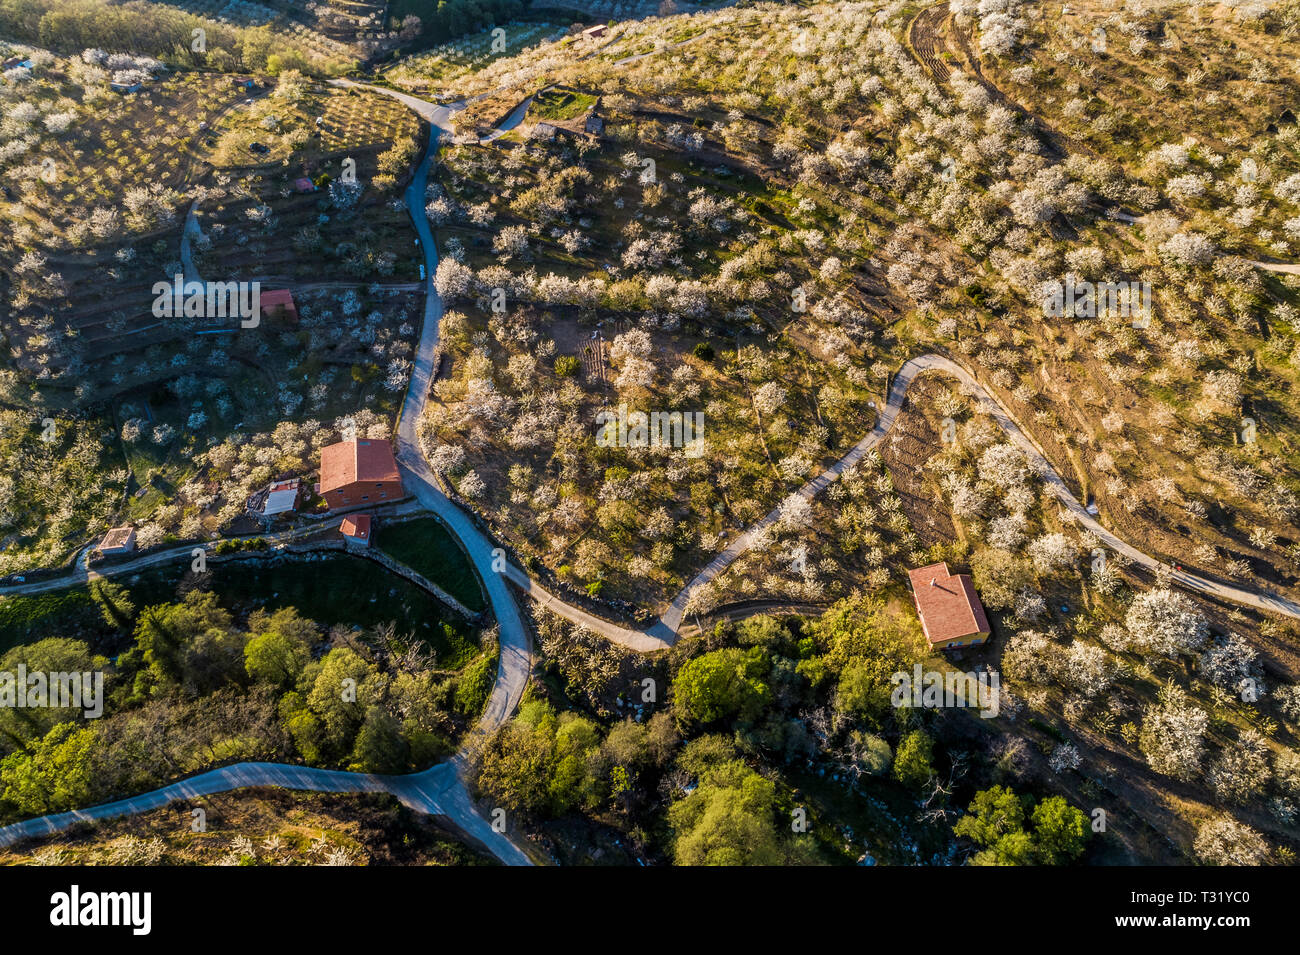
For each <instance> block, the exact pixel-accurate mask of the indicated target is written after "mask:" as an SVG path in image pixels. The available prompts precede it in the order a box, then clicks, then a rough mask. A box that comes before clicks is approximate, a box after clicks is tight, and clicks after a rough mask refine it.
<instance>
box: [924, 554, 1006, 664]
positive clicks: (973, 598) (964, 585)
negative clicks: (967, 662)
mask: <svg viewBox="0 0 1300 955" xmlns="http://www.w3.org/2000/svg"><path fill="white" fill-rule="evenodd" d="M907 575H908V577H909V578H911V581H912V596H913V597H914V598H915V599H916V613H917V616H919V617H920V618H921V629H923V630H924V631H925V638H926V639H927V640H929V641H930V646H932V647H934V648H935V649H937V650H948V649H950V648H952V647H969V646H978V645H979V644H981V643H984V642H985V641H986V640H988V638H989V633H990V632H991V631H990V628H989V620H988V617H987V616H986V615H985V613H984V605H983V604H981V603H980V598H979V594H977V593H976V592H975V584H974V583H973V582H972V581H971V578H970V574H950V573H948V565H947V563H943V562H940V563H938V564H930V565H929V566H927V567H918V568H916V570H910V571H908V574H907Z"/></svg>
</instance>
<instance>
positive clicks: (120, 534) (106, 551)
mask: <svg viewBox="0 0 1300 955" xmlns="http://www.w3.org/2000/svg"><path fill="white" fill-rule="evenodd" d="M97 549H98V551H99V552H100V553H101V554H103V555H104V556H105V557H115V556H118V555H121V554H129V553H131V552H132V551H133V550H135V528H134V527H132V526H131V525H130V524H123V525H122V526H121V527H114V528H113V529H112V530H110V531H109V532H108V533H107V534H105V535H104V539H103V540H102V541H100V542H99V547H98V548H97Z"/></svg>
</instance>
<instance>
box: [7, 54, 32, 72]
mask: <svg viewBox="0 0 1300 955" xmlns="http://www.w3.org/2000/svg"><path fill="white" fill-rule="evenodd" d="M19 67H22V68H23V69H25V70H30V69H31V68H32V61H31V60H29V59H28V58H27V57H25V56H11V57H9V59H7V60H5V61H4V62H3V63H0V70H13V69H17V68H19Z"/></svg>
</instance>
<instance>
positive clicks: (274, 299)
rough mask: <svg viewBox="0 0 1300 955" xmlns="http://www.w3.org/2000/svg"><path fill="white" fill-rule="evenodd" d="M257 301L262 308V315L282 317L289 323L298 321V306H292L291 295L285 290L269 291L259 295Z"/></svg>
mask: <svg viewBox="0 0 1300 955" xmlns="http://www.w3.org/2000/svg"><path fill="white" fill-rule="evenodd" d="M260 294H261V297H260V298H259V299H258V301H259V302H260V303H261V306H262V315H264V316H266V317H268V318H270V317H275V316H279V317H283V318H287V319H288V320H289V321H291V322H296V321H298V306H297V305H295V304H294V301H293V293H292V292H290V291H289V290H288V289H287V288H279V289H270V290H268V291H265V292H262V293H260Z"/></svg>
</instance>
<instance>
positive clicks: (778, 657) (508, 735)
mask: <svg viewBox="0 0 1300 955" xmlns="http://www.w3.org/2000/svg"><path fill="white" fill-rule="evenodd" d="M557 630H558V631H560V632H557ZM572 630H573V627H572V626H571V625H568V624H564V623H557V622H556V621H555V620H553V619H550V618H547V619H544V621H543V650H544V654H545V658H546V660H547V661H548V662H547V663H546V670H547V671H548V672H550V671H552V670H554V671H556V672H558V674H559V675H561V676H562V677H563V678H564V684H563V685H564V687H565V693H566V695H567V696H568V698H569V699H575V700H582V701H584V706H583V708H584V711H586V712H592V711H593V710H594V711H598V712H605V713H607V714H608V715H606V716H603V717H600V718H594V717H593V716H591V715H584V714H583V713H580V712H578V711H575V710H560V711H557V709H556V704H553V703H548V702H544V701H542V700H533V701H531V702H529V703H526V704H524V706H523V707H522V708H521V710H520V713H519V715H518V716H517V717H516V718H515V719H514V720H513V721H512V722H511V723H509V724H507V725H506V726H504V727H502V728H501V729H500V730H498V731H497V732H496V733H495V734H494V735H493V736H492V737H491V738H490V739H489V740H488V741H487V742H486V744H485V745H484V747H483V748H482V750H481V751H480V752H479V754H478V773H477V777H476V782H477V787H478V789H479V791H480V793H481V794H482V795H483V796H484V797H485V798H486V799H487V801H488V803H489V804H490V805H492V806H494V807H502V808H505V809H507V810H508V811H509V812H513V813H516V814H518V816H519V817H520V818H521V819H522V820H523V821H524V823H525V824H526V825H528V826H530V827H538V828H540V829H541V830H542V831H545V829H546V825H547V821H548V820H550V819H554V818H557V817H565V816H569V815H572V814H582V815H585V816H588V817H593V818H596V819H599V820H601V821H602V822H606V823H608V824H612V825H615V826H617V827H618V828H620V829H624V830H626V831H627V832H628V833H629V834H630V835H631V836H632V838H633V842H634V844H635V846H636V848H637V849H638V851H639V852H644V853H648V854H650V855H652V856H653V855H658V854H663V855H664V856H666V857H668V858H670V859H671V860H672V861H674V862H675V863H677V864H679V865H745V864H768V865H771V864H792V863H793V864H801V863H810V862H820V861H826V860H827V859H829V858H834V857H835V856H836V853H838V852H839V851H841V850H840V848H839V846H838V845H837V844H836V843H837V837H836V836H835V835H833V833H834V831H835V829H836V827H837V826H838V825H839V823H838V822H837V821H836V820H835V819H834V818H833V817H831V816H828V815H827V814H826V812H825V810H824V808H823V809H819V808H818V807H817V805H813V804H810V803H809V802H808V801H807V799H806V798H800V797H798V796H797V795H796V793H795V787H794V785H793V784H792V783H791V782H790V776H791V774H794V773H803V772H816V773H817V774H818V775H825V776H833V778H834V779H835V780H838V781H839V782H838V785H840V786H843V787H847V788H849V789H850V790H852V791H854V792H858V793H864V794H871V793H872V792H873V791H875V790H876V788H877V787H890V786H892V787H897V789H898V790H899V791H901V792H902V793H903V794H905V798H911V799H914V800H916V801H917V802H918V803H920V804H924V805H925V806H927V807H929V811H931V812H933V813H936V815H935V818H944V817H945V814H951V812H952V810H950V809H946V808H945V807H946V803H947V800H948V798H949V796H950V795H951V792H952V786H951V781H950V780H949V782H947V783H940V782H939V774H940V771H941V769H944V767H945V766H946V764H947V763H948V761H949V759H950V754H949V753H948V752H947V748H946V745H945V744H944V742H943V737H944V734H943V732H942V729H943V728H942V725H941V724H940V723H935V722H933V721H932V720H931V714H930V713H927V712H918V711H916V710H913V709H911V708H909V707H902V708H896V707H894V706H893V705H892V704H891V701H890V693H891V689H892V688H893V687H894V683H893V681H892V680H891V677H892V676H893V675H894V674H895V673H897V672H910V670H911V668H912V666H913V664H914V663H916V662H918V661H920V660H922V659H923V658H924V656H925V655H926V652H927V651H926V648H925V644H924V640H923V639H922V638H921V636H920V633H919V629H918V627H917V625H916V621H915V618H914V617H912V616H911V615H910V614H907V613H904V612H902V611H901V609H900V608H898V607H897V606H896V605H892V604H887V603H885V602H883V601H879V600H872V599H868V598H864V597H852V598H847V599H845V600H842V601H839V602H838V603H836V604H835V605H834V606H833V607H832V608H831V609H830V610H828V611H827V612H826V613H825V614H823V615H822V616H821V617H819V618H816V619H812V620H800V619H799V618H787V619H785V620H777V619H775V618H772V617H767V616H757V617H751V618H749V619H747V620H745V621H743V622H741V623H739V624H736V625H728V624H719V625H718V626H717V628H716V629H715V630H714V631H712V632H710V633H708V634H706V635H704V636H703V637H701V638H700V640H698V641H693V642H692V644H693V645H687V646H686V647H683V648H682V651H681V652H680V653H677V652H675V653H674V654H673V656H672V657H671V658H670V659H669V660H668V671H669V672H668V679H669V688H670V691H669V694H668V697H667V699H665V700H663V701H662V702H660V700H659V697H658V695H657V693H656V691H655V689H654V688H655V686H656V685H657V684H658V682H659V679H660V676H659V674H660V673H661V672H662V671H660V670H659V669H658V667H657V666H655V667H651V668H646V669H644V670H643V672H644V673H652V674H655V675H654V676H651V677H647V678H645V679H642V680H636V679H630V676H631V675H632V674H631V673H630V672H629V671H627V670H626V669H622V668H621V665H620V663H619V662H618V661H619V659H620V658H621V656H626V654H625V652H624V651H617V650H615V651H610V653H603V652H597V658H598V659H597V662H596V663H595V664H594V665H589V663H588V661H586V660H585V659H583V658H580V655H578V654H576V653H575V650H576V649H577V648H579V647H582V646H586V645H587V643H588V641H585V639H584V638H583V636H582V635H581V634H580V633H570V632H569V631H572ZM566 634H567V635H566ZM596 639H598V638H596ZM596 649H597V650H598V648H596ZM611 653H612V655H613V658H614V659H608V658H609V657H610V654H611ZM620 672H621V673H622V677H621V681H620V682H627V683H630V684H631V686H632V687H633V689H631V690H628V691H625V692H626V693H627V695H628V696H629V697H630V698H631V699H632V700H636V699H637V695H638V693H642V694H643V695H642V696H641V699H642V700H645V699H649V701H650V702H649V703H648V704H647V705H646V706H644V707H642V706H635V707H634V708H633V713H634V715H633V716H632V718H628V713H629V710H627V709H624V712H623V713H621V714H620V713H617V712H613V711H611V710H610V709H606V708H605V707H603V706H602V705H601V703H600V701H601V700H602V699H608V697H607V696H606V694H607V693H608V692H609V690H610V677H611V674H615V675H617V674H618V673H620ZM616 685H617V684H616ZM646 686H649V687H650V688H651V689H650V690H649V696H648V697H647V696H645V695H644V693H645V692H646V691H645V687H646ZM621 697H622V694H620V699H621ZM986 803H988V805H987V806H986V805H985V804H986ZM1082 818H1083V816H1082V813H1080V812H1079V811H1078V810H1076V809H1072V808H1071V807H1069V806H1068V804H1066V803H1065V801H1064V800H1063V799H1060V798H1059V797H1055V798H1051V799H1046V800H1044V801H1043V802H1042V803H1040V804H1039V805H1038V806H1036V807H1035V806H1034V805H1033V800H1032V799H1030V798H1025V799H1020V798H1018V797H1015V796H1014V794H1011V793H1010V792H1009V791H1003V790H1001V789H998V788H995V789H993V790H990V791H989V792H987V793H979V794H977V795H976V797H975V803H974V804H973V805H972V806H971V809H970V815H968V816H966V817H964V818H963V819H962V820H961V821H960V822H959V823H958V826H957V828H956V830H955V832H956V834H957V835H958V836H964V837H968V838H970V839H971V840H972V841H973V842H974V843H975V844H976V845H977V846H978V847H980V852H979V853H978V854H977V855H976V857H975V860H974V861H975V862H976V863H977V864H984V863H986V862H997V863H999V864H1064V863H1066V862H1069V861H1072V860H1073V859H1075V858H1077V857H1078V855H1079V854H1080V853H1081V852H1082V850H1083V847H1084V843H1085V842H1086V838H1087V835H1088V833H1087V832H1086V826H1084V823H1083V822H1082V821H1081V820H1082ZM663 823H666V824H667V828H668V833H667V839H666V840H665V841H663V842H659V841H658V839H657V837H656V836H654V835H652V834H653V833H656V832H659V831H662V825H663ZM1031 824H1032V828H1030V827H1031ZM944 831H945V832H946V830H944ZM810 834H811V837H810ZM941 838H942V836H941Z"/></svg>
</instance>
